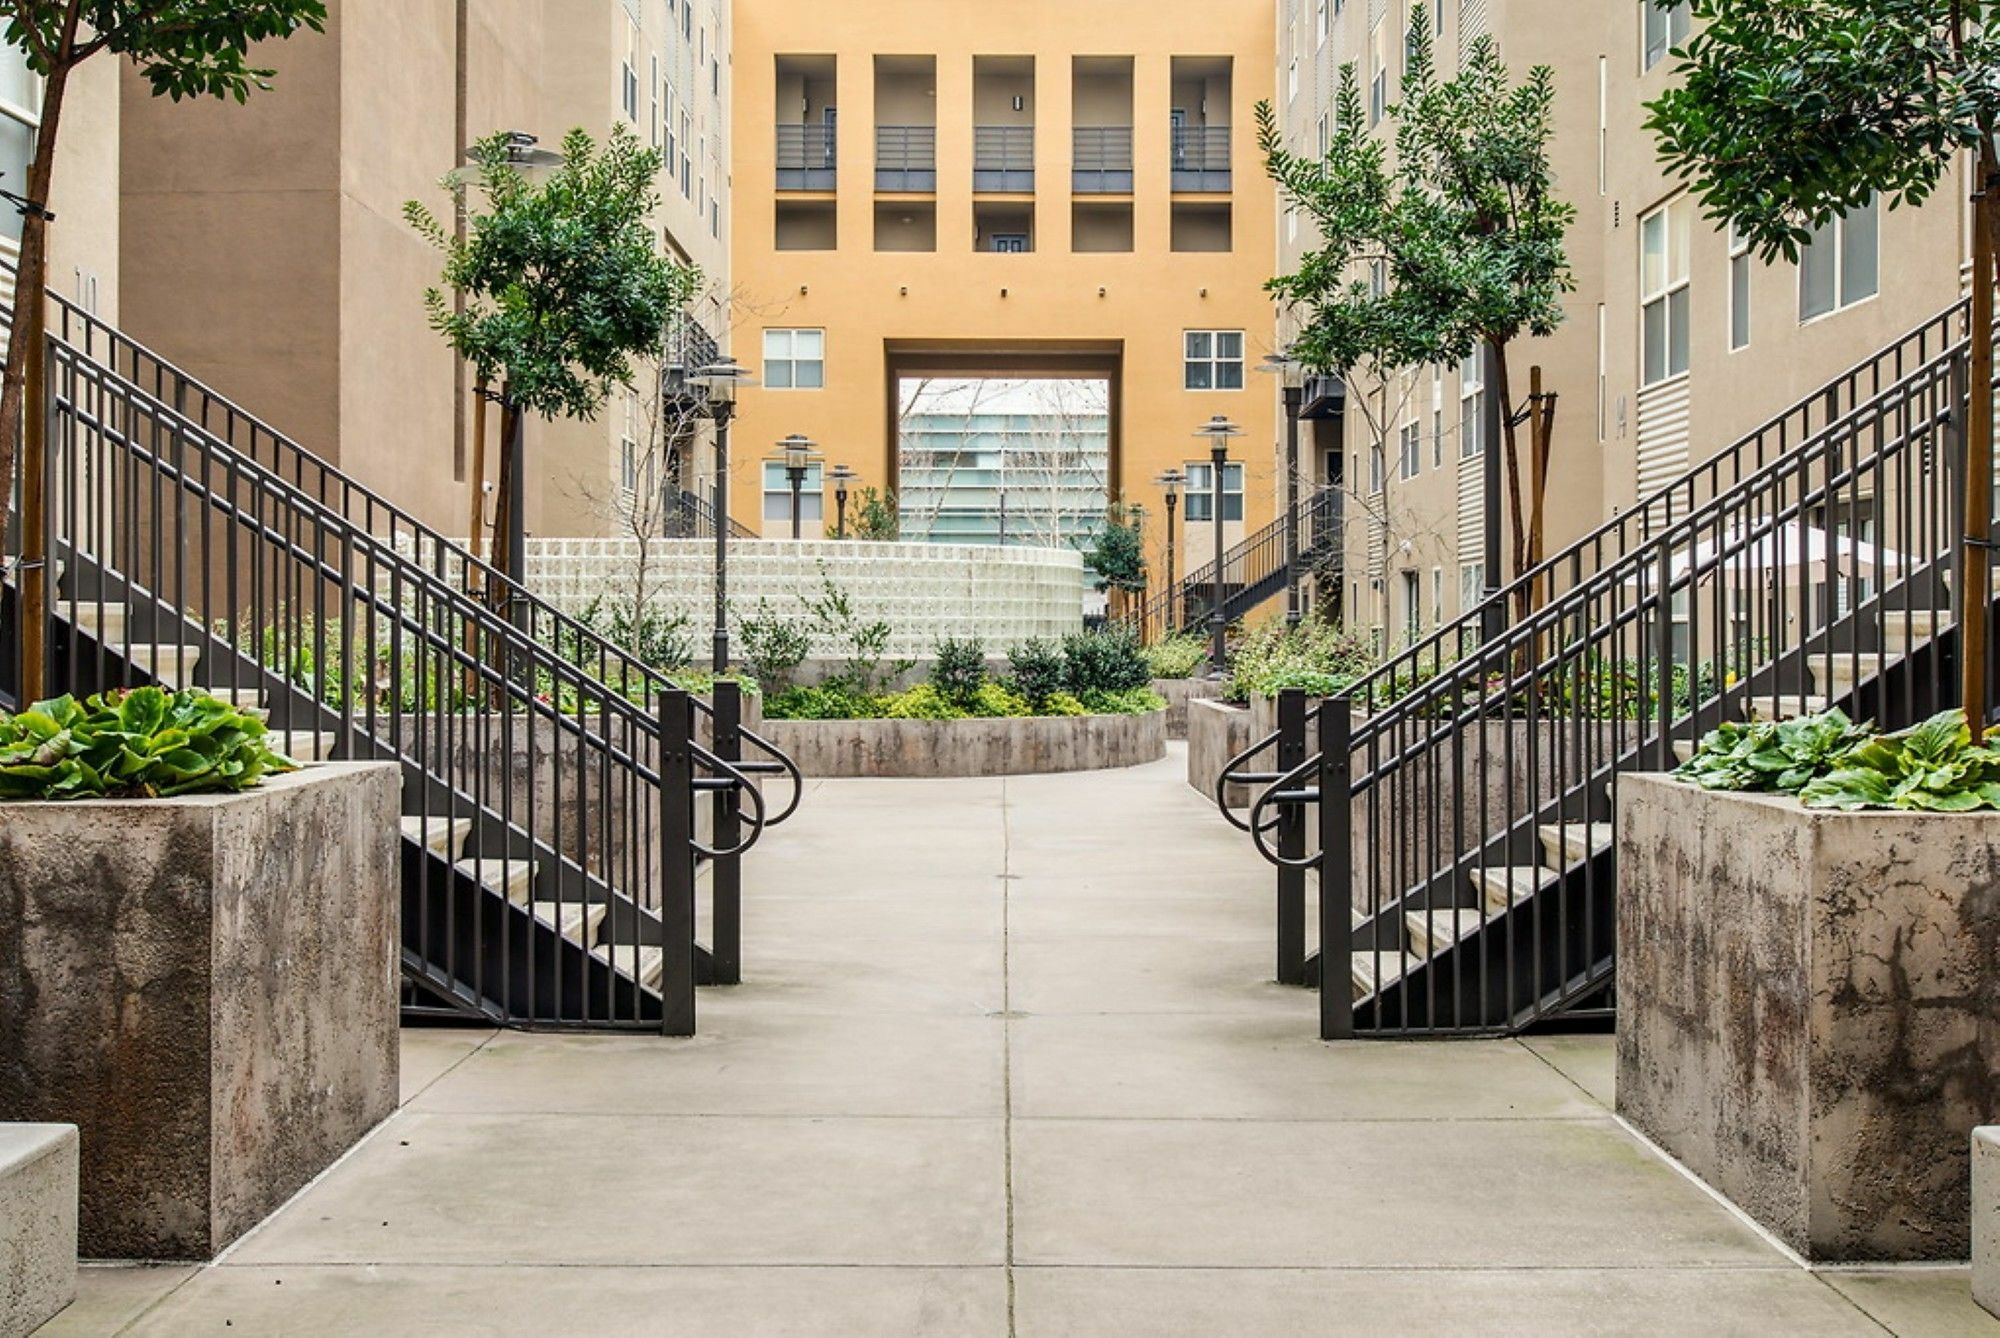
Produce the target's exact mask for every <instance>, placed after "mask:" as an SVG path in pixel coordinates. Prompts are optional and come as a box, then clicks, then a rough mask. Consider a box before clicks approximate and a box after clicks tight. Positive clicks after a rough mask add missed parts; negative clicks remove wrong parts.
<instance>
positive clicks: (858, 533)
mask: <svg viewBox="0 0 2000 1338" xmlns="http://www.w3.org/2000/svg"><path fill="white" fill-rule="evenodd" d="M902 528H903V525H902V520H901V517H900V516H899V515H898V514H897V510H896V494H895V493H893V492H884V491H882V490H881V489H879V488H863V489H862V490H861V491H859V492H857V493H856V494H854V520H853V522H852V523H851V524H849V525H848V527H847V532H848V533H849V534H851V535H853V536H854V537H855V538H856V539H869V540H874V541H875V542H877V543H889V542H893V541H894V540H895V539H897V538H898V537H900V536H901V534H902Z"/></svg>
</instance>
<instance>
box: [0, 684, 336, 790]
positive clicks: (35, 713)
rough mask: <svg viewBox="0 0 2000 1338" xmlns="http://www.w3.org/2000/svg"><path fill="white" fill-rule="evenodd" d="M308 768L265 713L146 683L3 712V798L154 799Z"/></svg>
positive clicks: (241, 785)
mask: <svg viewBox="0 0 2000 1338" xmlns="http://www.w3.org/2000/svg"><path fill="white" fill-rule="evenodd" d="M297 769H298V763H296V762H294V761H292V760H291V759H290V758H288V757H285V756H284V755H283V754H281V753H277V752H273V751H272V750H271V748H270V746H269V744H268V742H267V737H266V733H265V727H264V718H263V714H262V712H259V711H252V710H245V709H243V708H241V707H237V706H233V705H231V704H230V703H228V702H225V701H222V700H221V699H219V698H216V697H211V696H209V695H208V694H207V693H205V692H202V691H199V690H197V689H186V690H182V691H180V692H174V693H168V692H165V691H163V690H161V689H160V688H155V687H142V688H135V689H133V690H132V691H130V692H106V693H101V694H99V695H98V696H94V697H91V698H88V699H87V700H85V701H82V702H79V701H77V700H76V699H75V698H73V697H67V696H64V697H57V698H54V699H52V700H50V701H43V702H36V703H34V705H32V706H30V707H29V708H28V709H27V710H25V711H22V712H20V713H18V714H15V715H8V714H6V713H4V712H0V800H9V799H104V798H114V799H147V798H172V797H174V796H176V795H186V794H204V793H213V792H217V791H235V790H247V789H249V788H250V787H251V786H253V785H256V784H257V783H258V782H259V781H261V780H263V778H264V777H266V776H273V775H278V774H280V773H282V772H287V771H294V770H297Z"/></svg>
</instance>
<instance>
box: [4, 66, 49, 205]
mask: <svg viewBox="0 0 2000 1338" xmlns="http://www.w3.org/2000/svg"><path fill="white" fill-rule="evenodd" d="M41 105H42V81H41V78H40V76H38V75H37V74H35V72H34V71H32V70H30V69H29V68H28V58H27V56H26V55H25V54H24V53H23V52H22V51H21V50H20V49H19V48H17V47H12V46H5V45H0V188H4V189H6V190H11V191H14V192H16V193H24V192H26V190H27V189H28V187H27V181H28V164H29V163H30V162H31V161H32V160H33V159H34V156H35V130H36V128H37V126H38V125H39V124H40V113H39V109H40V107H41ZM0 238H5V239H6V240H8V241H11V242H18V241H20V240H21V215H20V213H19V212H18V211H16V210H15V209H14V208H13V207H12V206H0Z"/></svg>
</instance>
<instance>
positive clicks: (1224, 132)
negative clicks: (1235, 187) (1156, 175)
mask: <svg viewBox="0 0 2000 1338" xmlns="http://www.w3.org/2000/svg"><path fill="white" fill-rule="evenodd" d="M1169 151H1170V153H1171V156H1172V162H1173V174H1174V175H1173V187H1174V189H1175V190H1177V191H1226V190H1228V189H1229V127H1228V126H1226V125H1176V126H1174V127H1173V135H1172V140H1171V143H1170V146H1169Z"/></svg>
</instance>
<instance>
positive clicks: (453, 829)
mask: <svg viewBox="0 0 2000 1338" xmlns="http://www.w3.org/2000/svg"><path fill="white" fill-rule="evenodd" d="M471 831H472V819H471V818H453V819H451V820H450V821H446V820H445V819H443V818H435V817H433V818H426V817H406V818H404V819H403V835H404V836H406V837H408V838H409V839H410V840H412V841H422V842H424V843H425V844H426V845H428V846H429V847H430V850H431V853H432V854H435V855H443V856H444V857H445V858H447V859H456V858H457V857H458V852H459V851H461V850H463V849H464V848H465V838H466V836H467V835H469V834H470V833H471Z"/></svg>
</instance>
